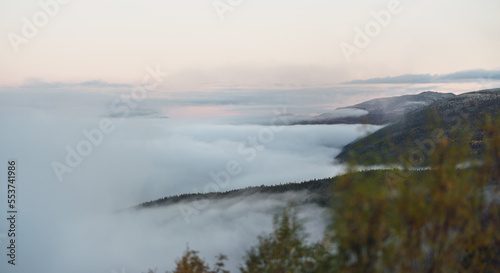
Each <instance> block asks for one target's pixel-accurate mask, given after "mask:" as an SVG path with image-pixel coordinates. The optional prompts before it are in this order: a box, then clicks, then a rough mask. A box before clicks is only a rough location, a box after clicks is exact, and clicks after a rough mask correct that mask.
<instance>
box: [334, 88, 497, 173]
mask: <svg viewBox="0 0 500 273" xmlns="http://www.w3.org/2000/svg"><path fill="white" fill-rule="evenodd" d="M499 113H500V89H492V90H484V91H478V92H471V93H466V94H462V95H459V96H455V97H452V98H450V99H444V100H439V101H437V102H435V103H433V104H431V105H429V106H427V107H425V108H423V109H420V110H417V111H414V112H410V113H408V114H406V115H405V116H404V117H403V118H401V119H400V120H399V121H397V122H395V123H393V124H390V125H388V126H386V127H384V128H382V129H380V130H379V131H377V132H375V133H373V134H371V135H369V136H367V137H365V138H362V139H359V140H357V141H355V142H353V143H351V144H349V145H346V146H345V147H344V149H343V150H342V152H341V153H340V154H339V155H338V156H337V160H339V161H341V162H356V164H359V165H375V164H388V163H395V164H402V163H405V161H407V160H408V158H411V157H413V160H414V161H419V162H418V163H417V165H418V166H428V165H429V163H430V161H429V156H430V154H432V153H433V152H434V151H433V148H432V145H434V144H435V143H438V142H442V141H443V140H444V139H448V140H449V141H451V144H453V143H458V141H459V139H460V137H461V134H463V133H464V132H465V130H464V129H465V128H466V127H469V128H468V129H469V130H467V132H468V133H469V134H471V137H470V138H468V140H469V145H470V146H471V148H472V151H471V158H479V157H481V155H482V154H483V153H484V141H485V139H484V136H485V135H484V128H482V125H484V124H485V120H486V116H493V117H496V116H497V115H498V114H499ZM462 137H463V136H462ZM462 139H464V138H462ZM456 147H458V146H456Z"/></svg>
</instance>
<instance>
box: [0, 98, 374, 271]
mask: <svg viewBox="0 0 500 273" xmlns="http://www.w3.org/2000/svg"><path fill="white" fill-rule="evenodd" d="M55 99H56V98H55ZM13 101H14V102H15V100H13ZM88 101H90V103H91V105H100V106H99V107H101V108H99V107H94V108H93V107H88V108H89V110H88V111H87V112H82V109H85V107H83V106H81V107H77V105H78V104H77V103H76V102H74V101H71V102H69V103H68V104H65V105H63V104H58V105H61V106H60V107H56V108H52V104H50V103H49V105H46V102H45V101H44V102H41V103H40V104H36V101H35V100H31V101H30V103H28V104H26V103H25V104H22V103H19V105H16V104H14V105H11V106H9V107H2V108H0V115H1V116H2V118H1V119H0V126H1V127H2V128H3V129H2V131H1V133H0V141H1V142H2V143H3V145H1V147H0V149H1V150H0V156H1V159H2V160H3V162H5V163H4V164H6V162H7V160H11V159H16V160H17V162H18V170H17V171H18V172H17V183H18V188H17V204H18V210H19V214H18V216H17V217H18V220H17V227H18V234H17V237H18V238H17V239H18V240H17V242H18V250H17V251H18V252H17V265H16V266H15V267H9V268H7V266H8V264H7V263H6V262H2V263H0V271H2V272H4V271H5V272H53V273H59V272H76V273H78V272H82V273H83V272H111V271H112V270H116V271H118V272H121V270H122V268H125V269H126V272H141V270H142V271H146V270H147V269H148V267H149V268H154V267H158V268H159V270H160V271H164V270H166V269H172V268H173V266H174V264H173V262H174V260H175V259H176V257H180V256H181V255H182V253H183V251H184V249H185V248H186V244H189V246H190V248H192V249H195V250H199V251H201V253H200V254H201V256H204V257H206V258H207V260H208V261H213V258H214V256H215V255H216V254H218V253H219V252H222V253H224V254H227V255H229V258H230V261H229V263H228V265H229V268H230V269H232V270H233V271H235V269H236V268H237V265H238V264H239V262H240V261H241V256H243V255H244V254H245V251H246V250H248V249H249V247H250V246H252V245H253V244H255V243H256V242H257V235H259V234H261V233H262V232H269V231H271V228H272V216H273V214H274V213H275V212H276V211H277V210H278V208H282V207H284V206H285V205H287V204H288V201H289V200H292V199H300V198H303V197H302V196H301V195H300V194H298V193H294V194H283V195H279V196H267V195H255V196H249V197H248V198H244V199H241V198H239V199H228V200H219V201H213V202H210V204H209V205H208V206H206V207H204V208H203V209H202V210H200V211H199V213H197V214H196V215H193V216H192V217H191V218H190V221H186V219H185V217H184V216H183V215H182V213H181V211H180V210H179V208H178V206H169V207H161V208H156V209H145V210H141V211H138V212H126V213H125V212H122V213H116V211H117V210H119V209H122V208H126V207H130V206H133V205H136V204H139V203H142V202H146V201H150V200H154V199H158V198H162V197H165V196H170V195H177V194H183V193H192V192H202V193H203V192H207V191H226V190H231V189H238V188H245V187H249V186H260V185H275V184H279V183H287V182H294V181H295V182H301V181H305V180H310V179H314V178H318V179H319V178H325V177H331V176H334V175H336V174H338V173H341V172H342V171H343V166H340V165H335V164H334V161H333V158H334V157H335V155H336V154H337V153H339V151H340V149H341V148H342V146H344V145H345V144H347V143H349V142H351V141H353V140H354V139H356V138H358V137H361V136H363V135H365V134H367V133H368V132H370V131H373V130H376V129H378V128H379V127H375V126H369V127H366V126H365V127H363V126H358V125H304V126H302V125H297V126H283V124H285V122H279V121H278V122H274V123H273V122H272V121H276V119H281V118H286V116H285V115H272V114H270V115H269V116H267V118H266V119H267V120H269V121H270V122H269V123H271V124H274V125H266V124H265V123H263V124H249V122H247V121H248V117H247V116H245V115H244V114H242V115H241V122H240V124H241V125H238V124H237V122H235V120H237V119H236V118H235V117H233V118H232V119H231V120H232V122H231V123H230V124H229V123H225V122H223V120H224V119H218V120H212V119H208V120H207V119H198V120H192V119H190V120H188V119H175V118H152V117H149V118H144V117H142V118H141V117H130V118H123V119H122V118H110V117H109V115H104V114H103V111H102V107H104V105H106V104H105V103H102V104H99V103H97V101H100V100H99V99H95V101H93V100H83V102H88ZM278 109H279V108H278ZM103 120H105V122H104V123H103ZM263 120H265V119H263ZM110 128H113V130H108V131H107V132H103V129H110ZM96 130H100V131H101V133H102V137H100V136H99V134H97V133H96ZM104 131H106V130H104ZM89 135H90V136H91V137H89ZM82 143H83V144H82ZM73 153H77V157H78V156H79V157H80V160H75V155H74V154H73ZM68 158H69V159H70V160H68ZM54 166H58V167H57V168H55V167H54ZM61 166H63V167H61ZM57 170H58V171H57ZM58 172H59V173H58ZM2 192H3V190H2ZM301 194H307V193H301ZM0 203H1V204H6V196H5V195H4V194H2V196H0ZM322 211H323V209H321V208H319V207H317V206H314V205H309V206H307V207H304V208H302V213H301V215H302V216H304V217H307V218H308V219H310V221H309V222H308V224H307V228H308V231H309V232H310V233H311V234H312V236H311V239H312V240H316V239H319V238H320V237H321V235H322V231H323V229H324V227H325V223H326V222H325V221H327V219H326V218H325V217H324V216H322ZM5 212H6V210H5V209H2V210H0V216H1V218H2V219H5V217H6V214H5ZM6 230H7V224H6V221H2V222H0V235H2V234H5V231H6ZM0 240H1V245H0V246H1V251H0V252H1V254H2V256H3V257H5V254H6V247H5V243H6V238H5V236H4V237H2V236H0ZM7 269H8V271H6V270H7ZM13 270H14V271H13ZM160 271H159V272H160Z"/></svg>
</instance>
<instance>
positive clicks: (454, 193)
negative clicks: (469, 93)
mask: <svg viewBox="0 0 500 273" xmlns="http://www.w3.org/2000/svg"><path fill="white" fill-rule="evenodd" d="M488 103H491V102H488ZM434 113H439V111H437V112H434ZM475 119H477V120H481V124H480V125H476V126H472V128H471V129H470V131H468V130H465V129H464V130H463V131H462V132H451V134H450V137H444V136H445V135H443V134H441V135H438V138H435V141H433V143H432V149H430V146H429V148H428V149H427V153H426V154H425V156H426V164H427V166H428V169H426V170H415V169H414V167H415V164H402V166H401V168H397V169H392V170H376V171H363V172H359V171H357V170H356V166H355V165H351V166H350V168H349V171H348V173H347V174H345V175H342V176H339V177H336V178H334V179H333V180H332V182H331V183H330V188H331V190H330V194H324V195H323V196H324V197H325V198H328V201H329V202H327V203H328V206H329V209H327V212H328V213H329V215H330V218H331V224H330V225H329V226H328V228H327V229H326V231H325V234H324V239H323V241H322V242H315V243H308V242H307V241H306V240H305V238H306V237H307V234H306V233H305V232H304V229H303V225H302V222H301V220H300V219H298V217H297V211H296V208H294V207H292V208H290V209H286V210H285V211H283V212H282V213H281V214H278V215H277V216H275V219H274V231H273V232H271V233H270V234H268V235H263V236H260V237H259V242H258V244H257V245H256V246H253V247H251V248H250V250H249V251H247V254H246V256H245V257H243V264H242V266H241V267H240V271H241V272H242V273H254V272H255V273H256V272H259V273H260V272H263V273H297V272H311V273H323V272H349V273H350V272H352V273H378V272H405V273H406V272H410V273H411V272H427V273H440V272H471V273H472V272H474V273H476V272H479V273H493V272H500V192H499V191H500V182H499V178H500V118H499V119H497V120H496V121H493V120H492V119H491V118H489V117H488V116H487V115H478V116H476V118H475ZM435 120H437V121H438V124H443V123H439V122H440V121H439V119H438V118H436V119H435ZM423 128H425V130H424V131H425V132H431V131H432V130H431V129H432V128H429V126H428V125H427V126H425V127H423ZM462 128H465V127H462ZM477 130H480V131H481V138H480V140H481V145H480V146H481V147H480V152H478V148H477V147H474V146H473V145H471V142H472V141H474V140H475V139H476V138H477V137H478V136H477V134H476V131H477ZM471 155H474V156H475V157H476V158H478V159H480V161H478V162H474V163H477V164H472V165H469V166H467V165H464V163H466V162H468V160H470V159H471ZM479 156H480V158H479ZM409 161H411V158H410V159H409ZM410 163H411V162H410ZM413 163H414V162H413ZM316 183H317V184H313V185H314V186H311V188H312V189H317V188H323V187H325V185H323V184H322V183H325V182H324V181H322V182H318V181H316ZM318 183H319V184H318ZM319 185H322V186H321V187H320V186H319ZM286 187H292V188H296V189H303V188H306V187H307V186H306V185H304V184H289V185H285V186H284V188H283V187H282V188H270V189H269V190H270V191H274V190H278V189H279V190H280V191H281V190H285V189H286ZM261 190H262V189H261ZM221 257H222V258H225V257H224V256H223V255H222V256H221ZM219 258H220V257H219ZM223 260H224V259H221V258H220V259H219V261H220V263H218V264H217V265H216V268H215V269H212V271H211V269H210V268H209V267H208V266H207V265H206V264H205V263H204V262H203V261H202V260H201V259H199V258H198V256H197V253H196V252H193V251H189V249H188V251H186V253H185V254H184V257H182V258H181V259H180V260H178V261H177V262H176V265H177V269H176V271H174V272H175V273H180V272H183V273H184V272H186V273H189V272H197V273H212V272H219V271H215V270H221V271H220V272H227V271H222V270H223V266H224V264H223ZM193 265H196V266H194V267H193ZM200 270H201V271H200Z"/></svg>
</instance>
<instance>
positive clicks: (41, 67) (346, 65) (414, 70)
mask: <svg viewBox="0 0 500 273" xmlns="http://www.w3.org/2000/svg"><path fill="white" fill-rule="evenodd" d="M66 1H67V2H68V3H66V4H60V3H59V2H61V3H62V2H64V1H62V0H59V1H58V2H56V0H40V2H42V3H50V2H52V3H56V4H57V7H54V6H53V5H52V6H50V5H49V11H51V12H52V13H53V14H52V15H53V17H51V16H50V15H47V14H48V13H47V11H44V9H43V8H42V7H41V6H40V4H38V2H39V1H27V0H19V1H7V0H0V20H1V24H0V33H2V39H0V75H2V76H1V77H0V86H19V85H22V84H23V83H25V82H26V81H30V80H33V79H36V80H39V81H42V82H69V83H78V82H84V81H92V80H102V81H105V82H109V83H125V84H137V83H138V82H140V80H141V79H142V76H143V75H144V73H145V72H144V67H145V66H148V65H155V64H159V65H160V66H161V67H162V69H163V70H164V71H166V72H168V75H169V78H168V80H169V81H170V84H171V85H173V86H176V87H179V88H181V89H182V88H185V89H192V90H200V89H203V88H209V87H213V86H216V87H217V86H224V87H241V86H254V87H255V86H258V87H266V86H278V85H280V86H284V87H287V86H294V85H300V84H304V85H308V86H313V87H314V86H317V87H320V86H328V85H334V84H337V83H340V82H346V81H352V80H363V79H370V78H379V77H388V76H398V75H403V74H449V73H454V72H459V71H465V70H473V69H484V70H498V69H499V68H500V64H499V61H500V50H498V49H499V48H500V16H498V12H500V1H498V0H477V1H470V0H454V1H451V0H434V1H431V0H422V1H411V0H401V1H396V0H353V1H337V0H272V1H267V0H266V1H265V0H251V1H250V0H220V2H218V3H223V5H224V4H225V5H228V6H230V5H231V3H233V5H234V6H232V7H231V9H232V11H226V12H225V13H223V14H222V16H223V20H221V17H220V16H219V14H218V12H217V11H216V9H215V7H214V3H215V2H217V1H213V0H197V1H194V0H182V1H172V0H161V1H160V0H141V1H139V0H123V1H121V0H99V1H98V0H85V1H84V0H66ZM239 2H241V3H240V4H239V5H238V3H239ZM398 3H399V5H398ZM388 5H396V6H397V7H398V9H397V10H398V11H399V12H397V13H396V14H394V13H392V14H391V18H389V19H387V18H385V19H386V22H387V24H386V26H382V25H381V24H380V23H376V22H377V21H376V20H375V18H374V16H373V14H372V13H373V12H375V13H379V12H381V11H382V10H388ZM220 7H222V6H220ZM57 9H58V10H57ZM388 12H389V11H388ZM42 13H43V14H42ZM44 14H45V15H44ZM44 16H46V18H45V19H46V20H45V21H44ZM24 17H25V18H27V19H28V20H29V22H30V23H26V21H24V20H23V18H24ZM34 17H35V18H34ZM36 20H38V25H40V26H39V27H37V26H36V25H35V28H37V29H38V32H37V33H36V35H35V36H34V37H32V38H27V37H26V35H23V28H24V29H25V28H26V25H29V24H31V23H34V21H36ZM373 23H376V24H378V26H379V27H380V29H378V30H377V29H372V31H376V33H374V35H373V37H371V38H369V39H370V41H369V44H368V45H367V46H365V47H364V48H360V47H356V44H355V41H354V38H355V35H356V33H357V32H356V31H355V28H359V29H361V30H362V31H363V32H364V33H365V32H366V26H367V25H370V24H371V25H372V26H373V25H374V24H373ZM25 32H26V31H25ZM28 34H29V33H28ZM13 37H16V39H14V38H13ZM20 39H21V40H20ZM14 40H15V41H17V42H18V43H19V44H17V45H14V46H13V44H15V42H12V41H14ZM19 41H22V42H19ZM342 43H344V44H349V45H352V46H353V47H354V48H356V50H357V52H356V53H353V54H351V55H350V62H349V61H348V60H347V58H346V57H345V55H344V54H343V52H342V50H341V47H340V45H341V44H342ZM15 48H17V51H18V52H17V53H16V49H15Z"/></svg>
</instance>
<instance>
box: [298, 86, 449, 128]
mask: <svg viewBox="0 0 500 273" xmlns="http://www.w3.org/2000/svg"><path fill="white" fill-rule="evenodd" d="M455 96H456V95H454V94H452V93H439V92H432V91H426V92H422V93H420V94H416V95H403V96H396V97H386V98H378V99H373V100H369V101H366V102H362V103H359V104H356V105H352V106H347V107H341V108H338V109H337V110H335V111H333V113H324V114H321V115H318V116H315V117H312V118H308V119H303V120H299V121H296V122H294V123H293V124H373V125H384V124H388V123H391V122H394V121H396V120H397V119H398V118H400V117H402V116H403V115H405V114H407V113H409V112H412V111H415V110H418V109H422V108H424V107H426V106H428V105H430V104H433V103H434V102H436V101H440V100H444V99H450V98H453V97H455ZM343 110H344V111H345V110H357V112H356V113H357V114H356V115H351V116H349V115H345V114H344V115H340V116H336V115H335V112H336V111H343ZM360 110H362V111H365V114H359V111H360Z"/></svg>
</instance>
